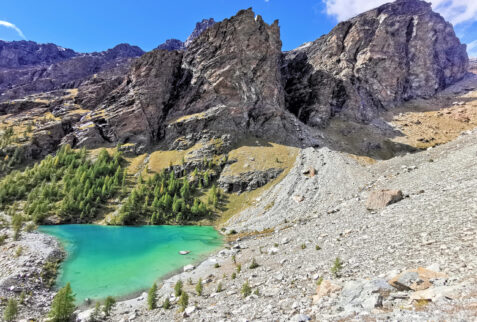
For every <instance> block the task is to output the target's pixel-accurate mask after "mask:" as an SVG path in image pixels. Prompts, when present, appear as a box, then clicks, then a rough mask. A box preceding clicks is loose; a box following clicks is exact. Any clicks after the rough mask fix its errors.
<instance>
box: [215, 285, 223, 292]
mask: <svg viewBox="0 0 477 322" xmlns="http://www.w3.org/2000/svg"><path fill="white" fill-rule="evenodd" d="M222 291H223V287H222V282H219V284H218V285H217V290H216V292H217V293H220V292H222Z"/></svg>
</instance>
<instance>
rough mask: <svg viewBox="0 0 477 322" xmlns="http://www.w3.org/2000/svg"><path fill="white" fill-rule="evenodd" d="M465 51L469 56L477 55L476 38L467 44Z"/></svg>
mask: <svg viewBox="0 0 477 322" xmlns="http://www.w3.org/2000/svg"><path fill="white" fill-rule="evenodd" d="M467 52H468V53H469V56H470V57H477V40H474V41H472V42H470V43H468V44H467Z"/></svg>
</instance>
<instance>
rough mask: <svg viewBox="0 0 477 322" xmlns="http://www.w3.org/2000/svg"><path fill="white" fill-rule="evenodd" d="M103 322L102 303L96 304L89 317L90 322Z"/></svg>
mask: <svg viewBox="0 0 477 322" xmlns="http://www.w3.org/2000/svg"><path fill="white" fill-rule="evenodd" d="M100 320H101V303H99V302H96V304H95V305H94V310H93V312H91V314H90V316H89V322H96V321H100Z"/></svg>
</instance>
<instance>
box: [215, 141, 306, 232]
mask: <svg viewBox="0 0 477 322" xmlns="http://www.w3.org/2000/svg"><path fill="white" fill-rule="evenodd" d="M253 141H254V142H255V145H250V141H249V145H242V146H240V147H238V148H237V149H235V150H232V151H231V152H230V153H229V159H230V158H233V157H235V158H237V162H236V163H234V164H233V166H234V168H232V167H231V168H232V170H230V169H229V170H228V171H226V172H228V174H227V175H231V174H232V175H234V174H239V173H240V172H246V171H250V170H251V169H257V170H265V169H270V168H282V169H284V170H283V172H282V173H281V174H280V175H279V176H278V177H277V178H275V179H274V180H272V181H270V182H268V183H267V184H266V185H264V186H262V187H260V188H258V189H255V190H252V191H248V192H243V193H241V194H225V196H226V199H227V203H226V205H225V209H224V210H223V211H222V212H220V213H219V218H217V219H216V221H215V226H217V227H220V226H222V225H223V224H225V223H226V222H227V221H228V220H229V219H230V218H232V217H233V216H234V215H236V214H238V213H240V212H241V211H243V210H245V209H247V208H249V207H250V206H253V205H254V204H255V202H256V199H257V198H258V197H260V196H261V195H262V194H263V193H264V192H266V191H268V190H269V189H270V188H272V187H273V186H274V185H276V184H277V183H279V182H280V181H281V180H283V178H285V177H286V176H287V174H288V173H289V172H290V169H291V168H292V167H293V165H294V163H295V160H296V157H297V156H298V152H299V149H298V148H295V147H290V146H285V145H280V144H276V143H267V142H264V141H260V140H259V141H258V143H256V141H255V140H253ZM250 157H252V158H254V159H255V161H253V162H251V161H250ZM276 158H278V161H279V163H277V162H276ZM246 163H249V164H251V163H255V164H254V165H253V166H251V165H250V166H249V167H245V168H244V165H245V164H246ZM226 172H224V173H226Z"/></svg>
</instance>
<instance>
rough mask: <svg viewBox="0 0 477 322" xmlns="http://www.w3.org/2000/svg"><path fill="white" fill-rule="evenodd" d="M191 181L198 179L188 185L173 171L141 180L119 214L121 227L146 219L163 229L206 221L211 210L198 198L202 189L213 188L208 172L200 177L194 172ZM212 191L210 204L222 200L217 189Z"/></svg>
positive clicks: (184, 179) (187, 181)
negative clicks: (163, 226)
mask: <svg viewBox="0 0 477 322" xmlns="http://www.w3.org/2000/svg"><path fill="white" fill-rule="evenodd" d="M191 177H192V178H195V179H194V180H191V182H189V177H188V176H187V175H186V174H184V175H183V176H182V177H179V176H177V175H176V174H175V172H174V171H162V172H161V173H156V174H154V175H153V176H151V177H149V178H148V179H147V180H144V179H143V178H142V177H139V179H138V184H137V186H136V187H135V188H134V189H133V190H132V191H131V193H130V195H129V197H128V198H127V199H126V201H125V202H124V204H123V207H122V208H121V210H120V216H119V223H120V224H124V225H129V224H134V223H137V222H140V221H142V220H144V219H146V221H147V222H148V223H149V224H151V225H161V224H174V223H185V222H188V221H192V220H200V219H202V218H205V217H207V216H208V215H209V214H210V209H209V208H208V207H207V205H206V204H205V203H204V202H202V201H201V200H199V198H198V196H200V194H201V192H202V189H203V188H207V187H209V186H210V184H211V179H210V175H209V173H208V170H206V171H204V173H202V174H200V175H199V173H198V171H197V170H195V171H194V172H193V173H192V175H191ZM211 191H213V194H214V196H209V198H208V199H210V200H211V202H210V203H212V202H213V200H218V198H219V192H218V189H217V188H216V187H215V186H212V188H211ZM216 202H217V201H216ZM216 202H215V203H216Z"/></svg>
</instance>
